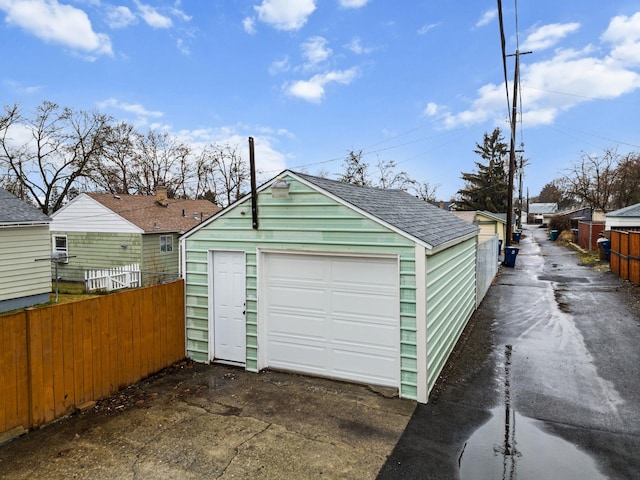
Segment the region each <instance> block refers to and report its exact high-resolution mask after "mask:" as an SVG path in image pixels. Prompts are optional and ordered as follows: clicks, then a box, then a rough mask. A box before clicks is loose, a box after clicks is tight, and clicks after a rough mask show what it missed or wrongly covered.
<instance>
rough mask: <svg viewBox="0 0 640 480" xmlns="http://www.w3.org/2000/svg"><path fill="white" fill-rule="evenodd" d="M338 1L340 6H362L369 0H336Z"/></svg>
mask: <svg viewBox="0 0 640 480" xmlns="http://www.w3.org/2000/svg"><path fill="white" fill-rule="evenodd" d="M338 3H339V4H340V6H341V7H342V8H362V7H364V6H365V5H366V4H367V3H369V0H338Z"/></svg>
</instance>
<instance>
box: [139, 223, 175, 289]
mask: <svg viewBox="0 0 640 480" xmlns="http://www.w3.org/2000/svg"><path fill="white" fill-rule="evenodd" d="M162 236H170V237H171V238H173V251H171V252H161V251H160V237H162ZM179 238H180V236H179V235H178V234H175V233H173V234H172V233H152V234H145V235H142V262H141V264H140V269H141V270H142V272H143V274H142V284H143V285H154V284H157V283H162V282H166V281H170V280H174V279H176V278H178V276H179V268H178V263H179V251H180V245H179V243H180V242H179Z"/></svg>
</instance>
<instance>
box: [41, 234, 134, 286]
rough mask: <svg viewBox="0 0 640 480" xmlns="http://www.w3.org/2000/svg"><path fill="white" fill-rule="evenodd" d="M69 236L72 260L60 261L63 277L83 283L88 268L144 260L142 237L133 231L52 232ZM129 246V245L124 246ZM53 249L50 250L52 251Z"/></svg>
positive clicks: (59, 271)
mask: <svg viewBox="0 0 640 480" xmlns="http://www.w3.org/2000/svg"><path fill="white" fill-rule="evenodd" d="M53 235H66V236H67V247H68V250H69V256H70V257H72V258H69V263H66V264H62V263H61V264H58V275H59V276H60V277H62V279H63V280H67V281H74V282H82V281H84V271H85V270H87V269H92V268H111V267H119V266H121V265H129V264H131V263H142V261H141V259H142V256H141V255H142V238H141V235H139V234H131V233H86V232H55V231H52V232H51V237H50V238H52V237H53ZM122 245H127V248H122ZM50 253H51V251H50V250H49V254H50Z"/></svg>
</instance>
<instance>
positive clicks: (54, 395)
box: [0, 280, 185, 438]
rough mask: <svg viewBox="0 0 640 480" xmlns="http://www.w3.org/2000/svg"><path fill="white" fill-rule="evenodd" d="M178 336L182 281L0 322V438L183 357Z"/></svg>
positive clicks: (181, 327) (181, 331) (33, 311)
mask: <svg viewBox="0 0 640 480" xmlns="http://www.w3.org/2000/svg"><path fill="white" fill-rule="evenodd" d="M184 338H185V337H184V282H183V281H182V280H179V281H176V282H172V283H166V284H163V285H156V286H152V287H147V288H140V289H136V290H129V291H125V292H121V293H115V294H111V295H105V296H100V297H94V298H90V299H87V300H82V301H78V302H73V303H66V304H60V305H54V306H49V307H42V308H33V309H27V310H25V311H23V312H20V313H17V314H13V315H7V316H1V317H0V434H2V432H8V431H10V430H11V431H12V430H14V429H15V430H18V431H22V430H24V429H31V428H35V427H39V426H41V425H44V424H46V423H48V422H51V421H52V420H55V419H56V418H60V417H62V416H64V415H66V414H68V413H70V412H73V411H74V410H76V409H77V408H80V407H82V406H83V404H87V403H88V402H91V401H94V400H98V399H100V398H103V397H106V396H109V395H111V394H113V393H115V392H117V391H118V390H120V389H122V388H124V387H126V386H128V385H131V384H133V383H135V382H137V381H139V380H141V379H143V378H145V377H147V376H149V375H151V374H153V373H155V372H158V371H160V370H162V369H163V368H165V367H167V366H169V365H171V364H172V363H175V362H176V361H179V360H181V359H183V358H184V356H185V340H184ZM0 438H2V435H0Z"/></svg>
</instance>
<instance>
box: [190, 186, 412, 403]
mask: <svg viewBox="0 0 640 480" xmlns="http://www.w3.org/2000/svg"><path fill="white" fill-rule="evenodd" d="M289 181H290V184H291V187H290V193H289V198H287V199H273V198H271V194H270V191H269V190H265V191H263V192H262V193H260V194H259V197H258V210H259V216H258V219H259V227H260V228H259V229H258V230H254V229H253V228H252V226H251V223H252V221H251V204H250V201H246V202H244V203H243V204H239V205H236V206H235V207H234V208H233V209H231V210H229V211H228V212H226V213H225V214H224V215H222V216H221V217H219V218H218V219H216V220H215V221H214V222H212V223H211V224H210V225H207V226H205V227H203V228H202V229H200V230H198V231H196V232H194V233H193V234H191V235H190V236H189V237H187V239H186V246H185V250H186V253H185V257H186V258H185V264H186V268H185V276H186V312H187V319H186V325H187V326H186V328H187V354H188V355H189V356H190V357H191V358H193V359H195V360H198V361H207V360H208V358H207V352H208V314H209V312H208V290H207V286H208V278H207V276H208V269H207V261H208V251H209V250H215V249H221V250H238V251H244V252H245V253H246V262H247V264H246V289H247V292H246V298H247V310H246V312H247V333H246V335H247V361H246V368H247V370H251V371H257V370H258V325H257V317H258V301H259V298H258V291H257V284H258V278H257V276H258V271H257V255H256V250H257V248H271V249H286V250H297V251H309V252H326V253H354V254H356V253H357V254H374V255H375V254H395V255H399V257H400V281H399V283H400V337H401V346H400V354H401V358H400V365H401V372H400V373H401V375H400V377H401V384H400V395H401V396H402V397H405V398H412V399H415V398H417V368H416V318H415V313H416V305H415V304H416V298H415V296H416V295H415V285H416V279H415V258H414V243H413V241H411V240H410V239H407V238H405V237H403V236H401V235H399V234H397V233H396V232H394V231H392V230H390V229H388V228H386V227H384V226H382V225H380V224H378V223H376V222H374V221H372V220H370V219H368V218H366V217H364V216H362V215H360V214H359V213H357V212H355V211H354V210H352V209H350V208H347V207H345V206H343V205H341V204H340V203H338V202H336V201H334V200H332V199H331V198H329V197H327V196H325V195H322V194H320V193H318V192H316V191H315V190H312V189H310V188H309V187H307V186H306V185H304V184H302V183H300V182H297V181H295V180H292V179H289Z"/></svg>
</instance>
